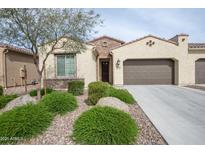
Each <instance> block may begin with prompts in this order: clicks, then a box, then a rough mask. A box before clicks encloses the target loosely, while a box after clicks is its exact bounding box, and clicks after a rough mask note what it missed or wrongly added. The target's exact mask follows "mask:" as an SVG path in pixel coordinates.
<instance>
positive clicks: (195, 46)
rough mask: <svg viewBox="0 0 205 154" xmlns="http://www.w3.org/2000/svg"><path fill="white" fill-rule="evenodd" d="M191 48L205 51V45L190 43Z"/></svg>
mask: <svg viewBox="0 0 205 154" xmlns="http://www.w3.org/2000/svg"><path fill="white" fill-rule="evenodd" d="M188 45H189V48H191V49H196V48H197V49H198V48H204V49H205V43H189V44H188Z"/></svg>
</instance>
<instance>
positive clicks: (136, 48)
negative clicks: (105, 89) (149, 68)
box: [112, 36, 205, 85]
mask: <svg viewBox="0 0 205 154" xmlns="http://www.w3.org/2000/svg"><path fill="white" fill-rule="evenodd" d="M183 38H185V41H182V39H183ZM150 40H152V41H154V42H155V44H154V45H153V46H151V47H150V46H149V45H146V43H147V42H149V41H150ZM178 40H179V44H178V45H176V44H173V43H169V42H166V41H163V40H160V39H157V38H155V37H152V36H150V37H146V38H144V39H142V40H139V41H136V42H133V43H130V44H127V45H125V46H122V47H120V48H116V49H113V50H112V54H113V79H114V81H113V83H114V84H115V85H121V84H123V61H125V60H127V59H165V58H166V59H167V58H168V59H173V60H174V61H175V84H179V85H186V84H194V83H195V61H196V60H197V59H199V58H205V51H203V52H202V53H197V52H192V53H190V52H191V51H188V37H187V36H179V39H178ZM118 59H119V60H120V67H119V68H117V67H116V65H115V64H116V62H117V60H118Z"/></svg>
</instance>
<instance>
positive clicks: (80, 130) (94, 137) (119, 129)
mask: <svg viewBox="0 0 205 154" xmlns="http://www.w3.org/2000/svg"><path fill="white" fill-rule="evenodd" d="M137 134H138V128H137V126H136V123H135V121H134V120H133V119H132V118H131V116H130V115H129V114H127V113H125V112H122V111H120V110H117V109H114V108H111V107H95V108H92V109H90V110H88V111H86V112H84V113H83V114H82V115H81V116H80V117H79V118H78V119H77V120H76V121H75V123H74V131H73V139H74V140H75V141H76V142H77V143H79V144H100V145H105V144H132V143H134V141H135V139H136V137H137Z"/></svg>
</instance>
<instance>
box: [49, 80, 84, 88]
mask: <svg viewBox="0 0 205 154" xmlns="http://www.w3.org/2000/svg"><path fill="white" fill-rule="evenodd" d="M75 80H83V81H84V79H80V78H79V79H46V85H47V87H48V88H53V89H68V82H70V81H75Z"/></svg>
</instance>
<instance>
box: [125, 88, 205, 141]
mask: <svg viewBox="0 0 205 154" xmlns="http://www.w3.org/2000/svg"><path fill="white" fill-rule="evenodd" d="M124 88H126V89H127V90H129V92H131V93H132V94H133V95H134V97H135V99H136V100H137V101H138V104H139V105H140V106H141V108H142V109H143V110H144V112H145V113H146V114H147V116H148V117H149V118H150V120H151V121H152V123H153V124H154V125H155V127H156V128H157V129H158V130H159V132H160V133H161V134H162V136H163V137H164V138H165V140H166V141H167V143H168V144H205V92H203V91H200V90H192V89H189V88H183V87H177V86H168V85H133V86H132V85H131V86H124Z"/></svg>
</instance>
